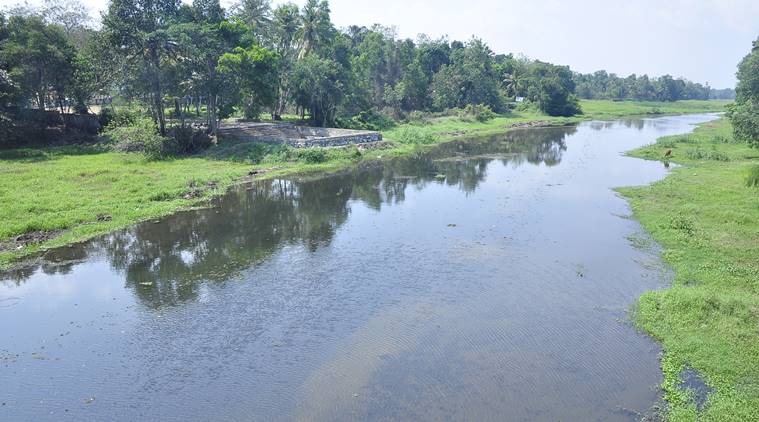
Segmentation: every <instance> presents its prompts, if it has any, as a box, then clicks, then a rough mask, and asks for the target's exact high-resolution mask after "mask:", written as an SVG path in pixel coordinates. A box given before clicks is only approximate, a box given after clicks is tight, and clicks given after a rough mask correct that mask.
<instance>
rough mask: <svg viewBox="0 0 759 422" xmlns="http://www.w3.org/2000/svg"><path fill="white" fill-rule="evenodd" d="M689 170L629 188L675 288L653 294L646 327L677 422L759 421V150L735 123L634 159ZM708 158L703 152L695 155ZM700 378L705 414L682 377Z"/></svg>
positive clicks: (713, 125) (645, 299) (664, 143)
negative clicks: (753, 182)
mask: <svg viewBox="0 0 759 422" xmlns="http://www.w3.org/2000/svg"><path fill="white" fill-rule="evenodd" d="M668 150H671V151H672V152H671V157H670V158H668V159H669V160H672V161H674V162H676V163H678V164H682V165H683V166H682V167H678V168H675V169H674V170H673V171H672V172H671V174H670V175H669V176H668V177H667V178H665V179H664V180H662V181H660V182H658V183H655V184H653V185H651V186H646V187H635V188H624V189H620V191H621V192H622V194H623V195H625V196H626V197H627V198H629V200H630V203H631V205H632V208H633V210H634V213H635V216H636V217H637V218H638V219H639V220H640V221H641V223H642V224H643V226H644V227H645V228H646V229H647V230H648V231H649V232H650V233H651V234H652V236H653V238H654V239H655V240H656V241H657V242H658V243H659V244H661V245H662V247H663V248H664V252H663V257H664V259H665V261H666V262H667V263H668V264H669V265H671V266H672V268H673V269H674V270H675V274H676V275H675V280H674V283H673V285H672V287H670V288H668V289H665V290H660V291H652V292H648V293H646V294H644V295H643V296H642V297H641V299H640V301H639V303H638V306H637V311H636V321H637V322H638V324H639V325H640V327H642V328H643V329H644V330H645V331H646V332H648V333H650V334H651V335H652V336H654V337H655V338H657V339H658V340H660V341H661V342H662V344H663V346H664V351H665V354H664V357H663V361H662V369H663V372H664V376H665V379H664V384H663V388H664V392H665V398H666V399H667V400H668V402H669V419H670V420H672V421H696V420H699V421H759V188H757V187H752V186H749V183H748V180H749V177H750V175H751V174H752V171H753V170H752V169H753V168H755V167H756V166H757V164H759V150H756V149H751V148H749V147H748V146H747V145H746V144H743V143H736V142H735V141H733V138H732V133H731V127H730V124H729V122H728V121H727V120H725V119H720V120H718V121H715V122H710V123H706V124H704V125H701V126H700V127H699V128H697V130H696V131H695V133H693V134H690V135H682V136H671V137H665V138H661V139H659V140H658V141H657V143H656V144H654V145H650V146H647V147H644V148H641V149H639V150H636V151H633V152H632V153H631V155H633V156H637V157H641V158H647V159H664V156H665V154H666V152H667V151H668ZM694 151H700V152H694ZM686 367H690V368H693V369H695V370H697V371H698V372H699V373H700V374H701V376H703V378H704V379H705V381H706V382H707V384H708V385H709V386H710V387H711V388H713V389H714V391H713V393H712V394H711V395H710V396H709V398H708V400H707V403H706V406H705V408H703V409H702V410H701V411H700V412H699V411H698V410H697V409H696V406H695V405H694V404H693V403H692V401H691V400H690V398H689V397H690V394H689V392H688V391H684V390H682V389H680V388H679V384H680V381H679V374H680V372H681V371H682V370H683V369H684V368H686Z"/></svg>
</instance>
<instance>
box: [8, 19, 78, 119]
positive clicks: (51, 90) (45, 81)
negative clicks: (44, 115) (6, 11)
mask: <svg viewBox="0 0 759 422" xmlns="http://www.w3.org/2000/svg"><path fill="white" fill-rule="evenodd" d="M6 31H7V35H6V38H5V40H3V41H2V44H0V65H1V66H2V67H3V68H6V69H8V70H9V74H10V77H11V78H12V79H13V80H15V81H16V82H17V83H18V85H19V89H20V93H21V95H22V96H23V97H25V98H28V99H33V100H34V102H35V103H36V105H37V107H38V108H39V109H40V110H45V107H46V104H47V103H48V102H49V101H50V100H59V99H62V98H63V97H64V95H65V90H66V89H67V87H68V83H69V81H70V77H71V74H72V71H73V65H74V58H75V55H76V51H75V50H74V47H73V46H72V45H71V44H70V43H69V42H68V40H67V39H66V36H65V34H64V32H63V30H62V29H61V28H60V27H59V26H57V25H49V24H46V23H45V22H44V21H43V20H42V18H41V17H39V16H11V18H10V19H9V20H8V24H7V28H6Z"/></svg>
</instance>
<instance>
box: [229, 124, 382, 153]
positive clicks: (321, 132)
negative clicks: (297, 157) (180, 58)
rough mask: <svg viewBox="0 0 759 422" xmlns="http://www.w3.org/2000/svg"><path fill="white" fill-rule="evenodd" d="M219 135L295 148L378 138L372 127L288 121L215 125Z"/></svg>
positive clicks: (352, 142)
mask: <svg viewBox="0 0 759 422" xmlns="http://www.w3.org/2000/svg"><path fill="white" fill-rule="evenodd" d="M219 137H220V138H232V139H237V140H241V141H249V142H264V143H275V144H285V145H289V146H291V147H295V148H306V147H336V146H344V145H352V144H366V143H371V142H378V141H381V140H382V134H381V133H379V132H373V131H360V130H349V129H335V128H323V127H308V126H296V125H294V124H292V123H231V124H224V125H222V126H221V127H220V128H219Z"/></svg>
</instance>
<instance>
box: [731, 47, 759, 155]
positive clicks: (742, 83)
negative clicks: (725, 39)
mask: <svg viewBox="0 0 759 422" xmlns="http://www.w3.org/2000/svg"><path fill="white" fill-rule="evenodd" d="M736 76H737V77H738V85H737V87H736V90H735V93H736V97H735V105H733V106H732V107H731V108H730V111H729V112H728V116H729V117H730V120H731V121H732V123H733V129H734V131H735V137H736V138H738V139H740V140H743V141H746V142H748V143H749V144H751V145H753V146H754V147H757V148H759V38H757V39H756V41H754V43H753V46H752V49H751V52H750V53H749V54H748V55H747V56H746V57H744V58H743V60H741V62H740V64H739V65H738V73H737V75H736Z"/></svg>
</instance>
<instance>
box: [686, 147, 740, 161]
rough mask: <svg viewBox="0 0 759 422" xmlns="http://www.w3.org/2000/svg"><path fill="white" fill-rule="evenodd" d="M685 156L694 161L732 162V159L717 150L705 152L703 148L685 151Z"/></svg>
mask: <svg viewBox="0 0 759 422" xmlns="http://www.w3.org/2000/svg"><path fill="white" fill-rule="evenodd" d="M685 155H686V156H687V157H688V158H690V159H692V160H714V161H730V157H729V156H728V155H727V154H725V153H723V152H719V151H717V150H716V149H713V150H711V151H705V150H703V149H701V148H691V149H689V150H687V151H685Z"/></svg>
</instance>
